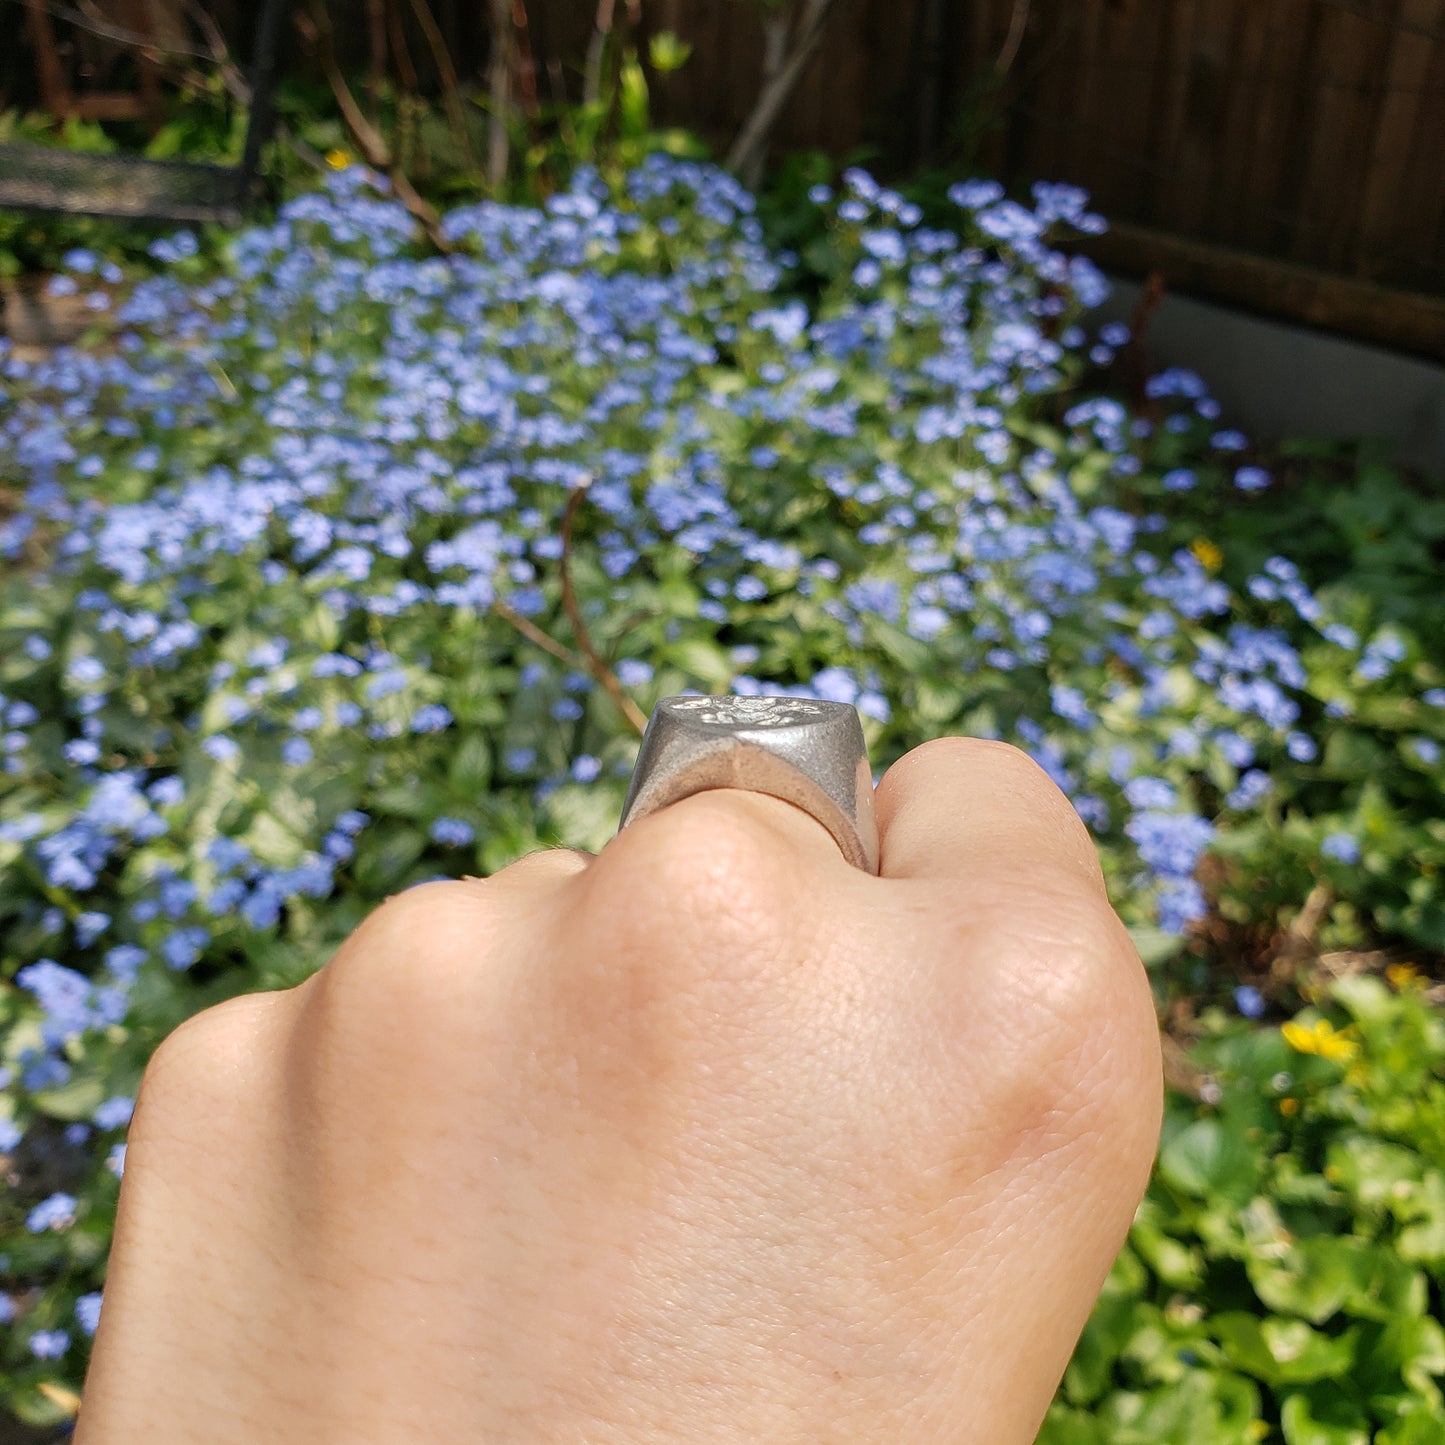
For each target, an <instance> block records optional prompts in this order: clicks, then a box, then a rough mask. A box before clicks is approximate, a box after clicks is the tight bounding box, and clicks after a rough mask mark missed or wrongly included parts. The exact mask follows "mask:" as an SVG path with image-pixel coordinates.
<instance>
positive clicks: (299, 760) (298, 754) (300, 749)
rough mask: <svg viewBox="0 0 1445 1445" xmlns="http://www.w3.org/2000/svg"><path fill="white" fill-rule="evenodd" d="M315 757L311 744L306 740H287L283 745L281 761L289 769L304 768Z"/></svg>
mask: <svg viewBox="0 0 1445 1445" xmlns="http://www.w3.org/2000/svg"><path fill="white" fill-rule="evenodd" d="M314 755H315V754H314V751H313V749H312V747H311V744H310V743H309V742H307V741H306V739H305V738H287V739H286V741H285V742H284V743H282V744H281V761H282V762H284V763H285V764H286V765H287V767H292V768H300V767H304V766H305V765H306V764H307V763H309V762H310V761H311V759H312V757H313V756H314Z"/></svg>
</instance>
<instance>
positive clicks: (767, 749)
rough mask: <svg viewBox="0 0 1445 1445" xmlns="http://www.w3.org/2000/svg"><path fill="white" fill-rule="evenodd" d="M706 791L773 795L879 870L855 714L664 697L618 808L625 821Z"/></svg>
mask: <svg viewBox="0 0 1445 1445" xmlns="http://www.w3.org/2000/svg"><path fill="white" fill-rule="evenodd" d="M710 788H742V789H744V790H745V791H747V792H752V793H766V794H767V795H768V796H769V797H773V798H781V799H782V800H783V801H784V802H786V803H792V804H793V805H794V806H796V807H799V808H801V809H802V810H803V811H804V812H805V813H808V814H810V815H811V816H812V817H814V818H816V819H817V821H818V822H819V823H821V824H822V825H823V826H824V827H825V828H826V829H827V830H828V832H829V833H830V834H832V836H833V839H834V841H835V842H836V843H837V844H838V847H839V848H840V849H841V850H842V852H843V856H844V857H845V858H846V859H847V860H848V861H849V862H850V863H851V864H853V866H854V867H855V868H861V869H862V870H863V871H864V872H865V873H875V874H876V873H877V872H878V823H877V819H876V818H875V816H874V812H873V773H872V769H871V768H870V767H869V764H868V749H867V746H866V744H865V743H864V740H863V724H862V722H861V721H860V720H859V717H858V711H857V709H856V708H854V707H852V706H850V705H849V704H848V703H844V702H822V701H819V700H815V699H813V698H802V697H665V698H663V699H662V700H661V701H660V702H659V703H658V704H657V707H656V708H655V709H654V710H653V714H652V716H651V717H650V718H649V719H648V723H647V730H646V732H645V733H644V734H643V738H642V749H641V751H640V752H639V753H638V755H637V766H636V767H635V768H634V770H633V773H632V783H631V786H630V787H629V788H628V790H627V800H626V802H625V803H623V805H622V821H621V822H620V823H619V825H618V830H617V831H618V832H619V833H620V832H621V831H622V829H623V828H625V827H626V826H627V825H628V824H629V823H635V822H636V821H637V820H638V819H639V818H645V817H646V816H647V815H648V814H649V813H655V812H657V811H658V809H659V808H665V807H667V805H668V804H669V803H676V802H680V801H681V800H682V799H683V798H688V797H691V796H692V795H693V794H694V793H700V792H704V791H706V790H707V789H710Z"/></svg>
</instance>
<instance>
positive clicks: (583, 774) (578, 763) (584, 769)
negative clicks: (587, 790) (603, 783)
mask: <svg viewBox="0 0 1445 1445" xmlns="http://www.w3.org/2000/svg"><path fill="white" fill-rule="evenodd" d="M601 771H602V760H601V759H600V758H595V757H593V756H592V755H591V754H590V753H583V754H582V755H581V756H580V757H578V758H577V759H576V760H575V761H574V762H573V764H572V777H573V779H574V780H575V781H576V782H579V783H590V782H591V781H592V780H593V779H594V778H595V777H597V775H598V774H599V773H600V772H601Z"/></svg>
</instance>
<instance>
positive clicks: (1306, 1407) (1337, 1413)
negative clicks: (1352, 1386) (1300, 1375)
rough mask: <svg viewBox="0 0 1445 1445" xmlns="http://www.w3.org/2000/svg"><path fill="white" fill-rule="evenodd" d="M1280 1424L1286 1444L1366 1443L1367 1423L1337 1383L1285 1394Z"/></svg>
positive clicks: (1368, 1438) (1368, 1434)
mask: <svg viewBox="0 0 1445 1445" xmlns="http://www.w3.org/2000/svg"><path fill="white" fill-rule="evenodd" d="M1280 1426H1281V1428H1282V1429H1283V1431H1284V1438H1285V1442H1286V1445H1370V1428H1369V1422H1368V1421H1367V1420H1366V1419H1365V1416H1364V1415H1363V1413H1362V1412H1361V1410H1360V1407H1359V1406H1358V1405H1357V1404H1356V1403H1355V1402H1354V1400H1352V1399H1351V1398H1350V1396H1349V1395H1348V1394H1346V1392H1345V1391H1344V1390H1343V1389H1341V1387H1340V1386H1338V1385H1331V1384H1323V1385H1318V1386H1316V1387H1314V1388H1313V1389H1311V1390H1308V1391H1300V1392H1298V1393H1296V1394H1292V1395H1289V1396H1287V1397H1286V1399H1285V1401H1284V1405H1283V1407H1282V1408H1281V1410H1280Z"/></svg>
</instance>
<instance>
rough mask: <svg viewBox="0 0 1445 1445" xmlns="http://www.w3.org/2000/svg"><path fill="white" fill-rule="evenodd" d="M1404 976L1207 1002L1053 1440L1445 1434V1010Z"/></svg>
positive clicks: (1194, 1442) (1355, 1442)
mask: <svg viewBox="0 0 1445 1445" xmlns="http://www.w3.org/2000/svg"><path fill="white" fill-rule="evenodd" d="M1395 978H1396V980H1397V981H1398V984H1399V987H1398V989H1395V990H1392V989H1390V988H1388V987H1386V985H1385V984H1384V983H1383V982H1382V981H1381V980H1379V979H1377V978H1374V977H1369V976H1361V977H1352V978H1346V979H1343V980H1341V981H1340V982H1338V983H1336V984H1335V985H1334V986H1333V987H1332V988H1331V989H1330V990H1329V992H1328V994H1327V995H1325V996H1324V997H1323V998H1322V1004H1323V1012H1322V1013H1320V1012H1316V1011H1315V1010H1310V1011H1307V1012H1306V1013H1305V1014H1304V1015H1302V1016H1301V1017H1300V1018H1299V1019H1296V1020H1294V1021H1292V1022H1291V1023H1289V1024H1286V1025H1285V1027H1284V1028H1283V1029H1282V1030H1275V1029H1265V1030H1259V1029H1253V1028H1250V1027H1249V1026H1248V1025H1247V1024H1244V1023H1241V1022H1240V1021H1238V1020H1232V1019H1229V1018H1227V1017H1226V1016H1225V1015H1224V1014H1223V1013H1221V1012H1219V1011H1214V1012H1212V1013H1211V1014H1209V1015H1207V1016H1206V1018H1205V1019H1204V1024H1203V1032H1202V1036H1201V1037H1200V1039H1199V1040H1198V1042H1197V1044H1196V1045H1195V1047H1194V1049H1193V1051H1192V1053H1191V1056H1190V1063H1191V1065H1192V1067H1193V1068H1195V1069H1197V1070H1198V1071H1199V1080H1198V1084H1197V1087H1196V1089H1195V1090H1194V1094H1197V1097H1193V1096H1191V1095H1189V1094H1184V1093H1174V1094H1172V1095H1171V1096H1170V1098H1169V1101H1168V1106H1167V1110H1166V1117H1165V1125H1164V1132H1163V1141H1162V1147H1161V1150H1160V1155H1159V1163H1158V1168H1157V1170H1156V1172H1155V1177H1154V1180H1153V1182H1152V1183H1151V1185H1150V1187H1149V1192H1148V1195H1147V1197H1146V1198H1145V1201H1144V1203H1143V1204H1142V1205H1141V1207H1140V1209H1139V1213H1138V1216H1137V1218H1136V1220H1135V1223H1134V1228H1133V1231H1132V1233H1131V1235H1130V1238H1129V1243H1128V1245H1127V1246H1126V1247H1125V1249H1124V1251H1123V1253H1122V1254H1121V1255H1120V1257H1119V1261H1118V1263H1117V1264H1116V1266H1115V1268H1114V1271H1113V1273H1112V1274H1111V1275H1110V1278H1109V1281H1108V1284H1107V1285H1106V1286H1105V1289H1104V1293H1103V1295H1102V1297H1101V1299H1100V1302H1099V1305H1098V1308H1097V1309H1096V1311H1095V1313H1094V1316H1093V1318H1092V1319H1091V1320H1090V1322H1089V1325H1088V1327H1087V1328H1086V1329H1085V1332H1084V1336H1083V1338H1082V1340H1081V1341H1080V1343H1079V1347H1078V1349H1077V1351H1076V1352H1075V1355H1074V1359H1073V1361H1072V1363H1071V1364H1070V1366H1069V1369H1068V1373H1067V1374H1066V1375H1065V1378H1064V1383H1063V1386H1062V1388H1061V1390H1060V1392H1059V1397H1058V1399H1057V1400H1056V1402H1055V1404H1054V1406H1053V1409H1052V1410H1051V1412H1050V1415H1049V1419H1048V1422H1047V1424H1046V1426H1045V1428H1044V1431H1043V1433H1042V1434H1041V1435H1040V1437H1039V1445H1233V1442H1251V1441H1256V1442H1265V1445H1279V1442H1283V1445H1372V1442H1373V1445H1402V1442H1410V1445H1413V1442H1424V1441H1438V1440H1440V1439H1441V1438H1445V1437H1442V1433H1441V1432H1442V1429H1445V1398H1442V1394H1441V1388H1440V1378H1441V1376H1445V1328H1442V1326H1441V1323H1440V1318H1441V1303H1442V1289H1445V1018H1442V1017H1441V1015H1440V1014H1439V1012H1438V1011H1437V1010H1434V1009H1432V1008H1431V1007H1430V1006H1429V1004H1428V1003H1427V1002H1426V1001H1425V998H1424V995H1423V992H1422V989H1421V986H1420V983H1419V981H1418V979H1416V978H1413V977H1412V976H1411V974H1410V972H1409V971H1403V972H1399V973H1397V974H1396V975H1395Z"/></svg>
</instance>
